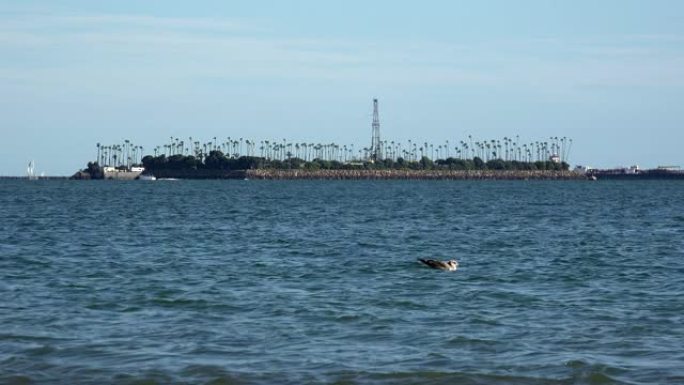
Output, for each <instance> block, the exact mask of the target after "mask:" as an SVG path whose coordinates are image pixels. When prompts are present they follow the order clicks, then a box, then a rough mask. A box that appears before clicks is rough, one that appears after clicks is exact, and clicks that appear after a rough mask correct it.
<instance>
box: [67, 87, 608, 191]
mask: <svg viewBox="0 0 684 385" xmlns="http://www.w3.org/2000/svg"><path fill="white" fill-rule="evenodd" d="M371 129H372V135H371V143H370V146H368V147H363V148H358V149H357V148H354V145H353V144H352V145H339V144H336V143H310V142H290V141H287V140H285V139H283V140H262V141H258V142H257V141H254V140H250V139H245V138H231V137H227V138H226V139H225V140H223V139H221V140H219V139H218V138H217V137H214V138H212V140H210V141H206V142H203V141H198V140H194V139H193V138H192V137H189V138H188V140H187V141H185V140H184V139H181V138H174V137H171V138H170V140H169V141H168V142H167V143H165V144H163V145H160V146H156V147H155V148H154V149H153V153H152V154H147V155H145V154H144V149H143V147H142V146H138V145H135V144H133V143H132V142H131V141H130V140H124V141H123V143H121V144H114V145H101V144H100V143H98V144H97V157H96V160H95V161H91V162H89V163H88V165H87V168H86V169H84V170H81V171H78V172H77V173H76V174H74V176H72V178H73V179H157V178H168V179H562V180H569V179H596V175H595V173H592V171H593V170H587V169H582V168H577V169H575V170H570V167H569V164H568V157H569V154H570V150H571V148H572V139H569V138H566V137H561V138H559V137H550V138H549V139H548V140H545V141H534V142H530V143H521V142H520V140H519V137H504V138H502V139H491V140H477V139H474V138H473V137H472V136H471V135H469V136H468V137H467V138H464V139H463V140H460V141H457V142H451V143H450V142H449V140H445V141H444V142H443V143H428V142H414V141H411V140H409V141H408V142H407V143H401V142H398V141H387V140H384V141H383V140H382V138H381V135H380V118H379V112H378V100H377V99H374V100H373V120H372V123H371Z"/></svg>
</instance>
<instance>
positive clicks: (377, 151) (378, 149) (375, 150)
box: [370, 99, 382, 162]
mask: <svg viewBox="0 0 684 385" xmlns="http://www.w3.org/2000/svg"><path fill="white" fill-rule="evenodd" d="M370 150H371V152H370V157H371V160H372V161H373V162H375V161H378V160H382V142H381V141H380V114H378V99H373V139H372V141H371V148H370Z"/></svg>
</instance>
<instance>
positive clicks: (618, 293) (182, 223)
mask: <svg viewBox="0 0 684 385" xmlns="http://www.w3.org/2000/svg"><path fill="white" fill-rule="evenodd" d="M683 203H684V183H682V182H678V181H663V182H658V181H642V182H638V181H631V182H611V181H599V182H594V183H591V182H532V181H529V182H524V181H519V182H493V181H489V182H479V181H467V182H453V181H451V182H446V181H445V182H419V181H414V182H401V181H377V182H374V181H366V182H351V181H347V182H329V181H328V182H326V181H313V182H303V181H290V182H287V181H283V182H266V181H175V182H174V181H157V182H140V181H133V182H113V181H112V182H105V181H92V182H87V181H83V182H76V181H74V182H72V181H36V182H31V181H8V180H4V181H0V383H1V384H213V385H217V384H454V383H460V384H676V383H684V209H683V208H682V204H683ZM417 257H428V258H442V259H449V258H456V259H458V261H459V262H460V268H459V270H458V271H456V272H441V271H436V270H430V269H428V268H426V267H423V266H421V265H420V264H419V263H417V262H416V258H417Z"/></svg>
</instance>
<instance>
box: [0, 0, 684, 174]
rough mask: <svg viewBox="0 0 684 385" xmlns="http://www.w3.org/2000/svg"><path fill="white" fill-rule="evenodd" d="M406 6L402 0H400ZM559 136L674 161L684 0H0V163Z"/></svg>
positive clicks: (601, 152)
mask: <svg viewBox="0 0 684 385" xmlns="http://www.w3.org/2000/svg"><path fill="white" fill-rule="evenodd" d="M417 4H419V5H417ZM374 97H377V98H379V99H380V118H381V124H382V125H381V131H382V135H383V138H384V139H387V140H401V141H404V142H405V141H407V140H408V139H413V140H414V141H415V140H417V141H420V142H422V141H431V142H435V143H437V142H439V143H443V142H444V141H445V140H450V141H451V142H452V143H456V142H458V141H459V140H461V139H464V138H465V137H466V136H467V135H472V136H473V137H475V138H481V139H495V138H503V137H504V136H509V137H510V136H515V135H519V136H520V138H521V140H527V141H535V140H544V139H546V138H548V137H549V136H567V137H570V138H573V140H574V145H573V148H572V152H571V159H570V161H571V163H572V164H578V163H580V164H589V165H593V166H602V167H613V166H618V165H631V164H634V163H637V164H639V165H641V166H642V167H655V166H657V165H661V164H675V165H682V166H684V155H683V153H682V148H681V144H682V143H684V129H683V126H684V112H683V111H684V108H682V101H683V100H684V2H681V1H658V0H655V1H629V0H621V1H610V0H603V1H551V0H549V1H516V2H514V1H478V2H475V1H471V2H465V1H423V2H420V3H417V2H408V1H406V2H402V1H375V2H366V1H325V2H324V1H291V2H284V1H230V2H226V1H193V2H187V1H170V0H165V1H110V2H106V1H99V2H93V1H8V0H5V1H2V2H0V138H2V139H1V141H0V143H1V144H0V157H1V159H2V162H0V175H20V174H23V173H24V172H25V168H26V164H27V163H28V161H29V160H30V159H34V160H35V161H36V164H37V169H38V171H44V172H46V174H49V175H70V174H71V173H73V172H74V171H76V169H79V168H82V167H84V165H85V163H86V162H87V161H88V160H91V159H94V158H95V152H96V150H95V144H96V143H97V142H101V143H103V144H105V143H119V142H122V141H123V140H124V139H130V140H132V141H133V142H134V143H136V144H139V145H143V146H144V147H145V148H146V149H151V148H152V147H153V146H154V145H158V144H163V143H164V142H165V141H166V140H167V139H168V138H169V137H170V136H176V137H181V138H187V137H189V136H192V137H194V138H203V139H205V140H210V139H211V138H213V137H214V136H217V137H220V138H221V137H223V138H225V137H228V136H230V137H244V138H252V139H255V140H264V139H276V138H278V139H282V138H288V139H292V140H295V141H308V142H326V143H329V142H338V143H340V144H351V143H354V144H355V145H356V147H357V148H361V147H363V146H367V145H368V144H369V143H368V142H370V122H371V112H372V99H373V98H374Z"/></svg>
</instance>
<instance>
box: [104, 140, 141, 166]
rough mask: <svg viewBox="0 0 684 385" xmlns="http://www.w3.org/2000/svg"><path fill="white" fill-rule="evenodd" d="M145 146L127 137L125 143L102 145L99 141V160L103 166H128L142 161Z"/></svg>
mask: <svg viewBox="0 0 684 385" xmlns="http://www.w3.org/2000/svg"><path fill="white" fill-rule="evenodd" d="M143 151H144V148H143V146H138V145H136V144H134V143H133V142H131V141H130V140H129V139H125V140H124V141H123V143H119V144H111V145H102V144H100V143H97V162H98V164H100V165H103V166H111V167H128V168H130V167H131V166H133V165H136V164H140V163H142V157H143V155H144V153H143Z"/></svg>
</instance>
